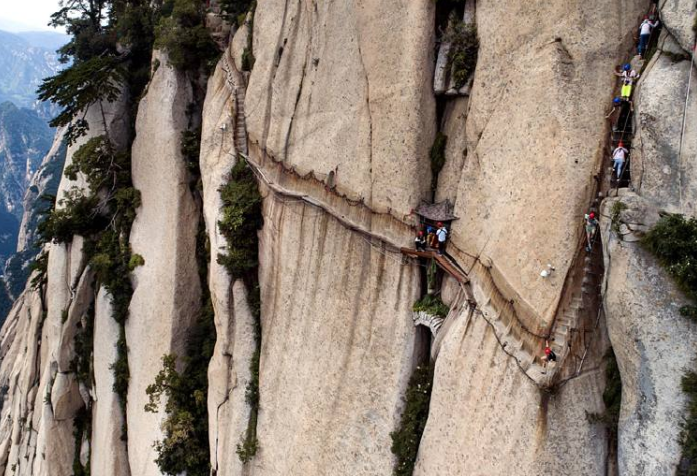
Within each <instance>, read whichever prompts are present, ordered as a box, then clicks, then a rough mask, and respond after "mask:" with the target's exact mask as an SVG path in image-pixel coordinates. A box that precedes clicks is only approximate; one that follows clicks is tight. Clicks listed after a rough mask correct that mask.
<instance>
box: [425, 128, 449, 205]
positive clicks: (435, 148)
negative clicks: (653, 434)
mask: <svg viewBox="0 0 697 476" xmlns="http://www.w3.org/2000/svg"><path fill="white" fill-rule="evenodd" d="M447 144H448V136H446V135H445V134H443V133H442V132H440V131H438V132H437V133H436V138H435V139H433V145H432V146H431V152H430V154H429V155H430V158H431V190H433V191H435V190H436V188H437V186H438V175H439V174H440V171H441V170H442V169H443V166H444V165H445V146H446V145H447Z"/></svg>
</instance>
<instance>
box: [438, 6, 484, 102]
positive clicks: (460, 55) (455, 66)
mask: <svg viewBox="0 0 697 476" xmlns="http://www.w3.org/2000/svg"><path fill="white" fill-rule="evenodd" d="M443 41H445V42H448V43H450V53H449V55H448V66H449V67H451V68H452V75H453V82H454V83H455V87H456V88H458V89H459V88H461V87H463V86H464V85H465V84H467V81H468V80H469V78H470V76H472V73H474V68H475V67H476V66H477V57H478V55H479V39H478V38H477V28H476V27H475V26H474V25H469V24H466V23H464V22H463V21H461V20H459V19H457V18H452V19H451V21H450V25H449V26H448V29H447V30H446V32H445V35H444V37H443Z"/></svg>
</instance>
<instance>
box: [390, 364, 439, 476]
mask: <svg viewBox="0 0 697 476" xmlns="http://www.w3.org/2000/svg"><path fill="white" fill-rule="evenodd" d="M432 386H433V365H432V364H431V365H421V366H418V367H416V369H415V370H414V373H413V375H412V376H411V379H410V380H409V385H408V387H407V392H406V396H405V403H406V404H405V407H404V411H403V412H402V418H401V420H400V424H399V429H397V431H394V432H392V433H390V437H391V438H392V448H391V449H392V453H393V454H394V455H395V456H396V457H397V462H396V464H395V467H394V470H393V472H392V474H394V476H411V474H412V473H413V472H414V463H415V462H416V456H417V454H418V451H419V443H420V442H421V436H422V435H423V432H424V429H425V428H426V420H427V419H428V408H429V405H430V403H431V389H432Z"/></svg>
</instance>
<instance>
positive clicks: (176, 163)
mask: <svg viewBox="0 0 697 476" xmlns="http://www.w3.org/2000/svg"><path fill="white" fill-rule="evenodd" d="M154 58H155V59H158V60H159V63H160V66H159V68H158V69H157V71H155V73H154V74H153V77H152V79H151V81H150V85H149V86H148V93H147V95H146V96H145V97H144V98H143V100H142V101H141V102H140V107H139V108H138V118H137V121H136V140H135V142H134V143H133V152H132V155H133V159H132V164H133V165H132V168H133V185H134V186H135V187H136V188H137V189H138V190H140V192H141V197H142V206H141V207H140V208H139V209H138V215H137V218H136V220H135V222H134V223H133V228H132V231H131V239H130V242H131V246H132V248H133V252H134V253H138V254H140V255H141V256H142V257H143V258H144V259H145V265H143V266H140V267H138V268H137V269H136V270H135V272H134V273H133V283H134V293H133V297H132V299H131V305H130V308H129V317H128V321H127V323H126V341H127V344H128V364H129V368H130V372H131V378H130V382H129V386H128V407H127V420H128V428H129V432H128V456H129V461H130V464H131V472H132V474H138V475H142V476H151V475H152V476H155V475H160V470H159V468H158V467H157V465H156V464H155V459H156V457H157V453H156V452H155V449H154V448H153V443H154V442H155V441H156V440H158V439H160V438H161V437H162V433H161V429H160V423H161V420H162V417H163V414H162V413H158V414H152V413H146V412H145V410H144V406H145V404H146V403H147V402H148V396H147V395H146V388H147V386H148V385H150V384H152V383H153V382H154V381H155V376H156V375H157V373H158V372H159V371H160V370H161V369H162V356H163V355H165V354H170V353H173V354H177V355H179V356H183V355H184V351H185V349H184V345H185V342H186V338H187V333H188V330H189V328H190V325H191V324H192V323H193V321H194V320H195V319H196V316H197V313H198V311H199V306H200V293H201V291H200V283H199V277H198V265H197V263H196V233H197V229H198V220H199V212H198V208H197V206H196V204H195V203H194V199H193V197H192V195H191V192H190V190H189V174H188V172H187V169H186V163H185V160H184V158H183V157H182V153H181V133H182V132H183V131H184V130H186V128H187V127H188V118H187V114H186V109H187V106H188V104H189V103H191V102H193V100H194V98H193V91H192V89H191V84H190V82H189V80H188V79H187V78H186V76H185V75H184V74H183V73H180V72H177V71H175V70H174V69H173V68H171V67H170V66H169V65H168V63H167V57H166V55H164V54H155V55H154Z"/></svg>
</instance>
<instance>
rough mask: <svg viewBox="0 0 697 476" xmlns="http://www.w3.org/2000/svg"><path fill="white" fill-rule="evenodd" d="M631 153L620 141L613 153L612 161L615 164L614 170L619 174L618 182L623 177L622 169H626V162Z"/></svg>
mask: <svg viewBox="0 0 697 476" xmlns="http://www.w3.org/2000/svg"><path fill="white" fill-rule="evenodd" d="M628 153H629V151H628V150H627V149H625V148H624V143H623V142H622V141H620V143H619V144H618V145H617V148H616V149H615V150H614V151H613V152H612V160H613V162H614V164H613V169H615V173H616V174H617V180H619V179H620V177H621V176H622V168H624V161H625V159H626V158H627V154H628Z"/></svg>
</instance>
